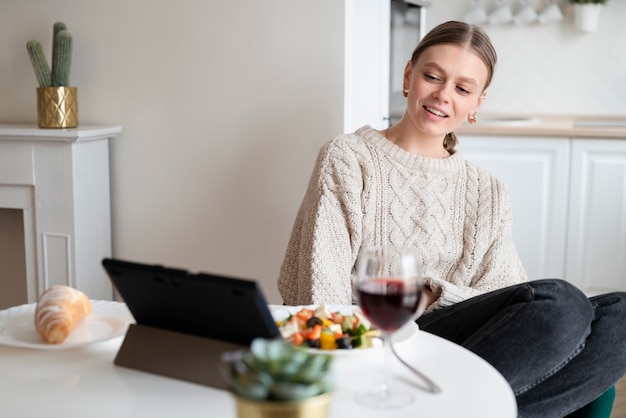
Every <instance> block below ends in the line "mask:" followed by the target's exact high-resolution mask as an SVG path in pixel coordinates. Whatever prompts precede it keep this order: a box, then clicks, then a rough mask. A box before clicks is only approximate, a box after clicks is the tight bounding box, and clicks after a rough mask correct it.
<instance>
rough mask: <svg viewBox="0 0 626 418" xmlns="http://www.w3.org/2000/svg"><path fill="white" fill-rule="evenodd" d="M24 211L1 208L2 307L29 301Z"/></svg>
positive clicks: (0, 259) (0, 307)
mask: <svg viewBox="0 0 626 418" xmlns="http://www.w3.org/2000/svg"><path fill="white" fill-rule="evenodd" d="M26 283H27V282H26V251H25V244H24V213H23V211H22V210H21V209H4V208H0V309H5V308H9V307H11V306H16V305H21V304H24V303H28V292H27V288H26Z"/></svg>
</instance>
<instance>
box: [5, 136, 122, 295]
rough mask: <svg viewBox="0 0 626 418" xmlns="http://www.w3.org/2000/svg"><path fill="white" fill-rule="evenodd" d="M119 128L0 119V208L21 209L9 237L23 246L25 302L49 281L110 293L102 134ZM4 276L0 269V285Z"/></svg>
mask: <svg viewBox="0 0 626 418" xmlns="http://www.w3.org/2000/svg"><path fill="white" fill-rule="evenodd" d="M121 131H122V128H121V127H120V126H80V127H78V128H75V129H39V128H38V127H37V126H36V125H8V124H0V209H19V210H21V211H22V214H23V225H24V227H23V230H24V237H23V240H21V239H20V240H16V242H20V243H21V242H22V241H23V245H24V254H25V256H24V258H25V260H24V261H23V262H24V263H25V265H24V270H25V272H26V277H25V281H26V284H25V286H26V294H27V298H28V302H29V303H32V302H35V301H36V300H37V299H38V297H39V296H40V294H41V293H42V292H43V291H44V290H45V289H47V288H48V287H50V286H52V285H55V284H64V285H68V286H72V287H75V288H78V289H80V290H82V291H84V292H85V293H86V294H87V295H88V296H89V297H90V298H91V299H107V300H110V299H112V297H113V291H112V288H111V284H110V281H109V279H108V278H107V276H106V274H105V272H104V270H103V268H102V265H101V261H102V259H103V258H104V257H110V256H111V205H110V188H109V139H112V138H114V137H115V136H116V135H118V134H119V133H120V132H121ZM17 262H20V261H19V260H18V261H17ZM5 279H6V280H8V278H5V277H2V271H0V286H2V282H3V281H4V280H5Z"/></svg>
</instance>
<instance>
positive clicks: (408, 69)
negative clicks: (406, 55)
mask: <svg viewBox="0 0 626 418" xmlns="http://www.w3.org/2000/svg"><path fill="white" fill-rule="evenodd" d="M412 73H413V65H412V63H411V60H409V61H408V62H407V63H406V66H405V67H404V79H403V80H402V90H406V89H408V88H409V86H410V85H411V74H412Z"/></svg>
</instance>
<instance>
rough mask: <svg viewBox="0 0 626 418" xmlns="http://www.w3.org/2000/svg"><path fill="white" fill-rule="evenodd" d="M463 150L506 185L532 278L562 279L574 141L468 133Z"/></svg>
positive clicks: (516, 236) (520, 247)
mask: <svg viewBox="0 0 626 418" xmlns="http://www.w3.org/2000/svg"><path fill="white" fill-rule="evenodd" d="M458 150H459V151H460V152H461V154H462V155H463V156H464V157H465V158H466V159H467V160H469V161H471V162H473V163H475V164H476V165H478V166H480V167H482V168H484V169H485V170H487V171H489V172H490V173H491V174H493V175H495V176H496V177H498V178H499V179H500V180H501V181H502V182H504V184H505V185H506V186H507V188H508V190H509V195H510V198H511V205H512V208H513V239H514V241H515V245H516V247H517V251H518V253H519V255H520V258H521V259H522V263H523V264H524V267H525V269H526V271H527V273H528V278H529V279H541V278H548V277H552V278H554V277H556V278H563V277H564V268H565V267H564V266H565V240H566V227H567V198H568V184H569V183H568V180H569V161H570V140H569V139H568V138H543V137H496V136H470V135H464V136H463V137H462V138H460V139H459V146H458Z"/></svg>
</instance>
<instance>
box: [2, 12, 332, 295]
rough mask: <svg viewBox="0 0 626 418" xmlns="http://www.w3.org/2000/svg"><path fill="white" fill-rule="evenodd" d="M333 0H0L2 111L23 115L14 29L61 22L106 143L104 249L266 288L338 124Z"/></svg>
mask: <svg viewBox="0 0 626 418" xmlns="http://www.w3.org/2000/svg"><path fill="white" fill-rule="evenodd" d="M343 14H344V6H343V2H341V1H336V0H318V1H314V2H310V1H294V0H263V1H257V0H240V1H231V0H210V1H209V0H181V1H176V2H174V1H170V0H168V1H165V0H133V1H126V0H110V1H107V2H95V1H81V0H4V1H3V2H2V6H0V56H1V57H2V60H0V122H4V123H17V122H31V123H35V122H36V110H35V106H36V104H35V89H36V87H37V86H36V79H35V76H34V73H33V71H32V69H31V67H30V62H29V59H28V55H27V52H26V42H27V41H28V40H29V39H38V40H40V41H41V42H42V43H43V45H44V50H45V51H46V53H47V54H48V57H49V53H50V45H51V33H52V24H53V23H54V22H55V21H63V22H65V23H66V24H67V25H68V28H69V30H70V32H71V33H72V34H73V35H74V42H75V44H74V60H73V65H72V78H71V80H72V84H74V85H76V86H77V87H78V91H79V117H80V123H81V124H83V125H84V124H93V123H98V124H100V123H104V124H115V125H118V124H119V125H122V126H123V128H124V132H123V134H122V135H121V136H119V137H118V138H117V139H115V140H114V141H113V143H112V146H111V169H112V193H113V195H112V204H113V208H112V209H113V211H112V212H113V214H112V216H113V232H114V239H113V246H114V248H113V252H114V256H116V257H121V258H125V259H130V260H136V261H144V262H150V263H152V262H154V263H162V264H166V265H172V266H176V267H184V268H189V269H192V270H203V271H209V272H218V273H224V274H231V275H236V276H243V277H250V278H255V279H259V280H260V281H261V283H262V286H263V289H264V291H265V293H266V296H267V297H268V299H269V300H270V301H271V302H274V303H278V302H280V299H279V297H278V292H277V290H276V285H275V281H276V277H277V275H278V270H279V267H280V262H281V261H282V257H283V254H284V250H285V246H286V243H287V239H288V236H289V232H290V230H291V225H292V222H293V219H294V217H295V212H296V210H297V207H298V206H299V203H300V200H301V198H302V196H303V194H304V189H305V187H306V184H307V181H308V178H309V175H310V171H311V168H312V166H313V163H314V159H315V157H316V155H317V151H318V149H319V146H320V145H321V144H322V142H325V141H326V140H328V139H329V138H330V137H332V136H334V135H336V134H337V133H339V132H340V131H341V130H342V126H343V101H342V97H343V42H344V33H343V20H344V16H343Z"/></svg>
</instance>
